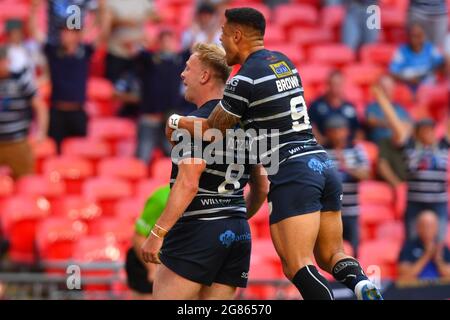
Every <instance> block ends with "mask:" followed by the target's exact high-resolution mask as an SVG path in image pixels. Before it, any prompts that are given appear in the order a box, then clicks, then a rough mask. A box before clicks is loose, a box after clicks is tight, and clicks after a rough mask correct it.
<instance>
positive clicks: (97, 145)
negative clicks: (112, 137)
mask: <svg viewBox="0 0 450 320" xmlns="http://www.w3.org/2000/svg"><path fill="white" fill-rule="evenodd" d="M61 150H62V154H63V155H65V156H76V157H82V158H85V159H87V160H89V161H91V163H92V164H93V165H94V169H96V166H97V164H98V162H99V160H100V159H102V158H105V157H109V156H111V154H112V153H111V149H110V147H109V145H108V144H107V143H106V142H102V141H99V140H94V139H87V138H68V139H65V140H64V141H63V143H62V145H61Z"/></svg>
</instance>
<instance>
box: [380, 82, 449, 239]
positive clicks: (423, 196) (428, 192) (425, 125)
mask: <svg viewBox="0 0 450 320" xmlns="http://www.w3.org/2000/svg"><path fill="white" fill-rule="evenodd" d="M374 93H375V96H376V98H377V100H378V103H379V105H380V107H381V108H382V110H383V112H384V114H385V116H386V118H387V121H388V123H389V125H390V127H391V129H392V130H393V136H392V139H393V142H394V144H395V145H396V146H397V147H398V148H401V149H402V151H403V153H404V157H405V161H406V165H407V170H408V174H407V184H408V196H407V201H408V203H407V208H406V212H405V228H406V235H407V239H414V238H416V236H417V235H416V234H415V228H414V226H415V223H416V218H417V216H418V214H419V213H420V212H421V211H423V210H432V211H434V212H436V214H437V215H438V218H439V239H440V241H443V240H444V239H445V237H446V231H447V222H448V195H447V187H448V185H447V179H448V177H447V165H448V147H449V142H448V141H449V140H448V137H443V138H442V139H438V138H437V137H436V133H435V125H436V124H435V122H434V121H433V120H431V119H422V120H419V121H417V122H416V124H415V127H414V131H413V132H411V130H408V127H407V126H405V125H404V124H403V123H402V121H401V120H400V119H399V117H398V116H397V115H396V113H395V110H394V108H393V106H392V104H391V103H390V101H389V99H388V98H387V97H386V95H385V93H384V92H383V91H382V90H381V89H380V88H376V89H375V90H374Z"/></svg>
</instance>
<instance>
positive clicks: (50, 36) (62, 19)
mask: <svg viewBox="0 0 450 320" xmlns="http://www.w3.org/2000/svg"><path fill="white" fill-rule="evenodd" d="M102 1H104V0H62V1H61V0H31V3H32V4H31V6H32V8H33V9H32V10H34V11H37V10H38V8H39V7H41V6H43V5H46V6H47V41H48V42H49V43H51V44H53V45H55V44H57V43H58V42H59V40H60V38H59V36H60V33H59V30H60V28H61V25H66V23H67V18H68V17H69V16H70V15H71V14H73V12H74V11H73V10H70V6H74V5H75V6H77V9H79V12H80V14H81V17H80V19H79V21H80V23H81V26H80V27H82V28H85V27H86V28H88V27H90V26H86V25H85V23H86V16H87V15H88V13H89V12H94V11H96V10H97V9H98V4H99V3H101V2H102ZM36 31H38V30H37V29H36V30H34V32H36ZM43 40H44V39H42V38H41V39H40V41H43Z"/></svg>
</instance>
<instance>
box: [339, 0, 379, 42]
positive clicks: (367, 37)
mask: <svg viewBox="0 0 450 320" xmlns="http://www.w3.org/2000/svg"><path fill="white" fill-rule="evenodd" d="M377 4H378V0H346V1H345V5H346V15H345V19H344V23H343V25H342V42H343V43H344V44H346V45H347V46H348V47H350V48H352V49H353V50H358V49H359V48H360V47H361V46H362V45H364V44H367V43H373V42H376V41H377V40H378V36H379V33H380V30H379V29H378V28H369V27H368V24H367V21H368V20H369V19H370V16H371V15H373V12H372V11H371V10H368V9H367V8H368V7H370V6H373V5H377Z"/></svg>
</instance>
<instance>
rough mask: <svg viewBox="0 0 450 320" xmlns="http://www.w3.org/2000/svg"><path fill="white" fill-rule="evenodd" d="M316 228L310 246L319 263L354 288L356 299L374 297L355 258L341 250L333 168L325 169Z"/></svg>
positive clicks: (339, 191) (337, 183) (337, 190)
mask: <svg viewBox="0 0 450 320" xmlns="http://www.w3.org/2000/svg"><path fill="white" fill-rule="evenodd" d="M325 176H326V181H325V188H324V191H323V197H322V200H321V201H322V206H323V207H322V212H321V213H320V229H319V233H318V237H317V241H316V246H315V248H314V254H315V257H316V261H317V263H318V264H319V266H320V267H321V268H322V269H323V270H325V271H327V272H329V273H331V274H332V275H333V276H334V278H335V279H336V280H337V281H339V282H341V283H343V284H345V285H346V286H347V287H348V288H349V289H351V290H352V291H354V292H355V294H356V296H357V297H358V299H365V300H378V299H381V295H380V293H379V292H378V290H377V288H376V287H375V286H374V285H373V284H372V283H371V282H370V281H369V279H368V278H367V276H366V275H365V273H364V271H363V269H362V267H361V265H360V264H359V262H358V261H357V260H356V259H355V258H353V257H351V256H348V255H346V254H345V253H344V240H343V230H342V229H343V228H342V217H341V211H340V202H341V194H342V186H341V184H340V179H339V178H338V176H337V173H336V171H335V170H334V169H333V168H331V169H329V170H327V171H326V173H325Z"/></svg>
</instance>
